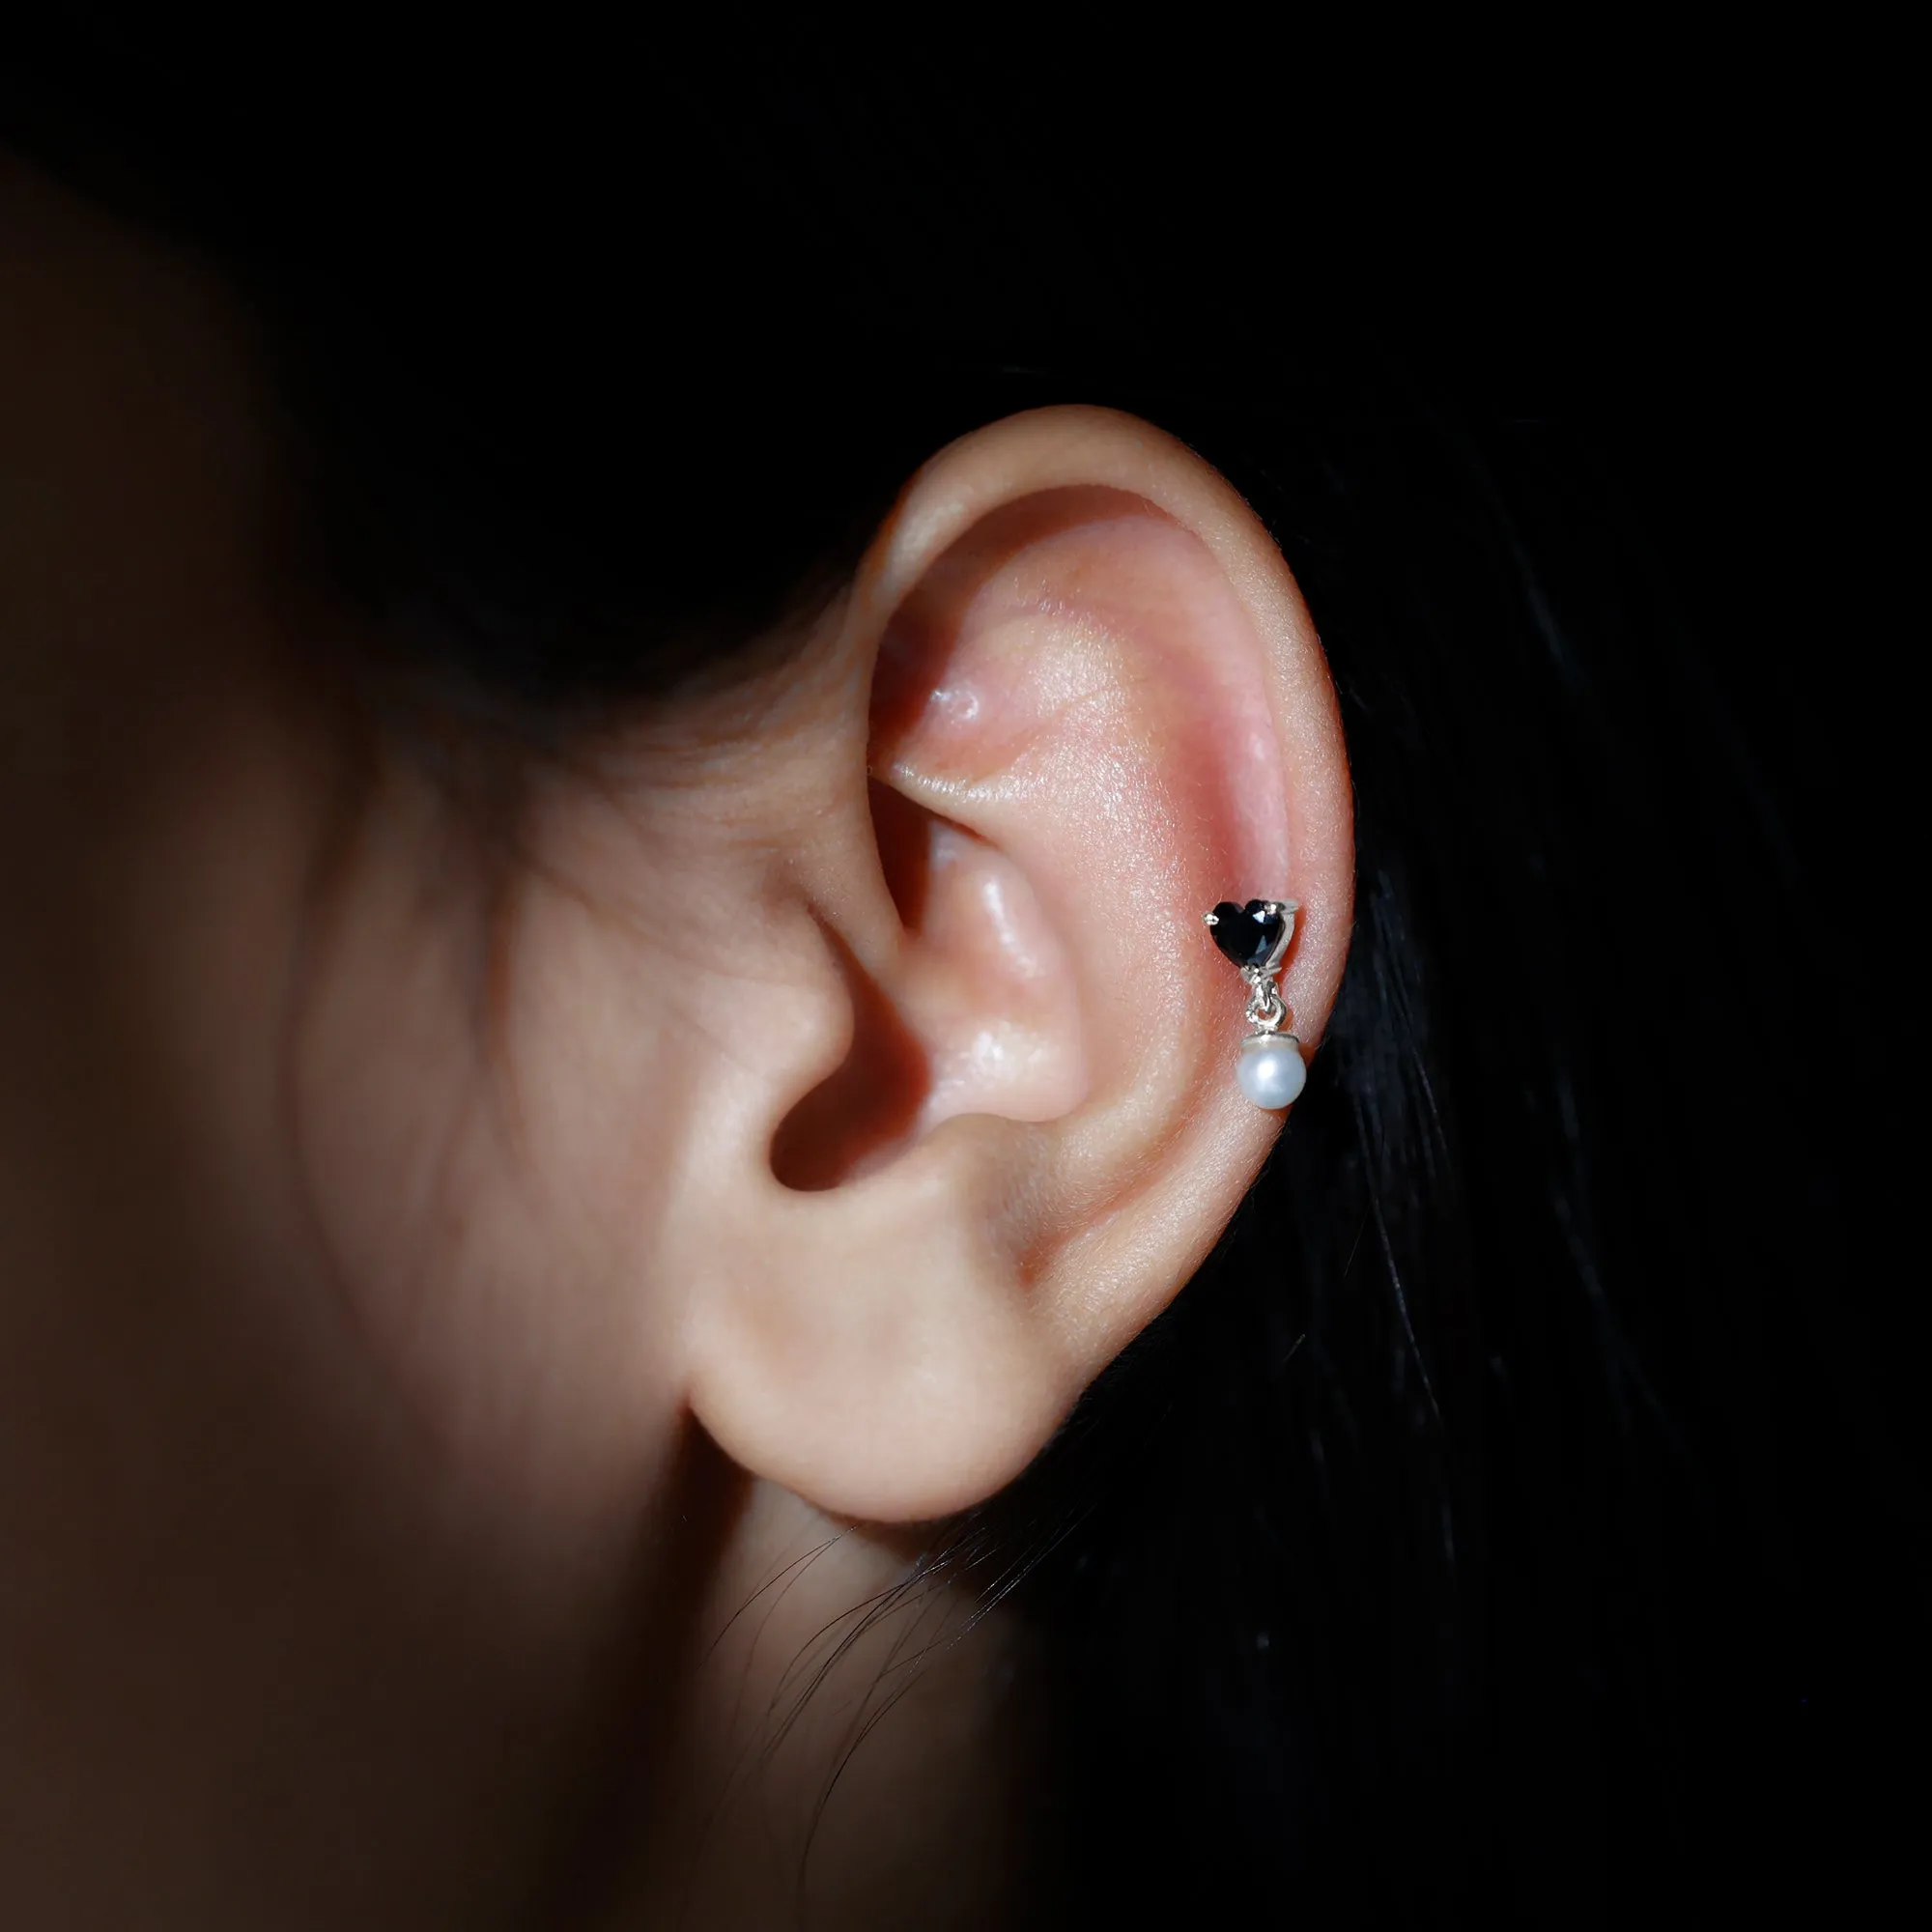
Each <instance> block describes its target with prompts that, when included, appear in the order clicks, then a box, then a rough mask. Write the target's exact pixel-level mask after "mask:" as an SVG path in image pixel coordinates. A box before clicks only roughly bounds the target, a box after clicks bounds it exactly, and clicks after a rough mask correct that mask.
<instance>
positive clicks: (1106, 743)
mask: <svg viewBox="0 0 1932 1932" xmlns="http://www.w3.org/2000/svg"><path fill="white" fill-rule="evenodd" d="M840 648H841V650H843V651H844V652H846V653H847V654H848V656H849V661H850V663H851V664H852V665H853V666H854V667H855V668H863V669H864V671H865V672H866V675H864V676H857V675H855V676H854V677H853V678H852V679H851V681H850V687H849V688H850V689H852V690H853V691H854V692H855V693H864V694H865V701H866V705H867V715H866V717H865V719H864V720H863V721H862V722H863V733H862V734H861V733H858V732H845V733H833V734H831V736H830V737H829V738H828V744H831V743H832V742H833V741H834V740H835V739H836V742H837V747H838V749H837V750H836V751H835V752H834V753H832V755H835V756H839V757H844V756H850V755H852V754H853V748H854V746H855V745H857V744H858V743H860V742H863V744H864V746H865V751H864V753H863V756H864V758H865V760H866V762H867V765H868V767H869V770H868V773H867V774H866V775H863V776H862V779H861V781H862V782H868V783H869V787H870V797H871V799H872V801H873V810H872V812H871V814H870V817H871V821H872V826H873V829H874V838H873V839H872V840H871V841H870V844H869V849H867V851H865V852H863V853H862V852H858V851H852V850H836V849H830V848H828V847H826V846H825V845H823V844H820V845H819V846H818V847H817V848H815V849H814V850H813V851H812V852H811V853H810V855H802V856H801V860H800V864H799V865H798V867H796V868H795V870H794V872H793V874H792V876H793V877H794V878H795V879H796V880H797V881H798V882H799V884H800V889H801V890H802V891H805V892H807V893H808V894H812V895H815V896H816V897H817V898H818V900H819V901H820V905H819V907H818V908H817V911H818V916H819V917H820V918H821V920H824V921H828V922H835V923H836V917H837V912H836V911H835V908H836V909H842V910H843V912H844V913H845V914H846V916H848V917H849V916H851V909H852V908H853V907H854V906H855V905H860V904H863V903H865V902H866V900H867V892H866V891H865V890H863V889H861V887H860V886H859V885H858V884H857V883H856V880H857V873H858V871H859V869H860V868H869V870H870V873H871V876H872V878H873V880H874V882H875V888H874V889H875V890H876V893H877V895H878V898H879V899H880V900H882V901H885V902H886V912H887V915H888V916H889V917H890V919H891V921H892V923H893V924H894V925H895V929H896V931H897V934H898V937H897V939H896V941H895V944H894V945H893V946H892V948H891V949H890V958H891V964H890V967H889V968H887V969H885V970H884V971H882V972H881V973H880V974H879V975H878V976H877V977H876V979H875V980H873V981H872V982H871V983H869V984H868V986H867V988H865V989H863V990H860V991H856V992H854V993H853V994H852V995H851V997H850V999H849V1003H848V1006H847V1011H848V1015H849V1017H850V1020H851V1025H852V1034H851V1037H850V1040H849V1042H848V1045H847V1050H846V1054H845V1063H844V1065H843V1066H841V1068H840V1069H839V1070H838V1071H837V1072H835V1073H834V1074H833V1075H832V1076H831V1077H830V1078H829V1079H827V1080H825V1081H823V1082H821V1083H820V1085H819V1086H818V1087H817V1088H814V1089H813V1090H812V1091H811V1092H810V1093H808V1094H799V1095H795V1096H793V1097H792V1100H791V1103H790V1105H789V1107H788V1109H787V1110H786V1115H787V1117H786V1120H785V1123H784V1125H782V1126H781V1128H780V1131H779V1134H778V1136H777V1138H776V1140H775V1141H774V1142H773V1144H772V1148H771V1151H770V1152H771V1158H770V1161H769V1162H768V1163H766V1162H760V1163H759V1164H758V1166H757V1169H756V1173H755V1177H754V1176H753V1170H752V1168H751V1166H750V1164H749V1163H748V1164H747V1165H746V1166H744V1167H741V1168H740V1169H739V1170H738V1172H739V1175H740V1179H741V1183H742V1184H741V1185H740V1186H739V1188H738V1190H737V1192H738V1198H737V1199H736V1200H735V1201H733V1202H731V1203H730V1204H728V1205H726V1204H721V1206H720V1214H721V1218H722V1219H723V1220H724V1221H725V1222H726V1223H727V1224H728V1226H727V1233H726V1237H725V1240H724V1242H723V1245H722V1247H719V1248H715V1249H714V1252H713V1254H712V1256H711V1257H710V1259H709V1261H708V1262H707V1264H705V1265H704V1266H703V1268H702V1270H701V1271H702V1273H703V1275H704V1276H705V1277H706V1281H705V1285H704V1287H703V1288H702V1289H701V1291H700V1293H699V1295H698V1298H697V1301H696V1305H695V1309H694V1321H693V1326H692V1334H693V1338H694V1359H693V1375H692V1400H693V1405H694V1407H695V1408H696V1411H697V1413H698V1415H699V1417H700V1419H701V1420H703V1421H704V1422H705V1423H706V1424H707V1426H708V1427H709V1428H710V1429H711V1430H712V1433H713V1434H714V1435H716V1436H717V1437H718V1439H719V1440H720V1441H721V1443H722V1444H723V1445H724V1446H725V1448H726V1449H727V1450H728V1451H729V1452H730V1453H732V1454H733V1455H734V1456H736V1457H737V1458H738V1460H739V1461H741V1462H742V1463H746V1464H747V1465H748V1466H751V1467H753V1469H755V1470H757V1471H758V1472H759V1473H761V1474H766V1475H769V1476H771V1477H772V1478H773V1479H774V1480H777V1481H780V1482H781V1483H782V1484H784V1485H785V1486H786V1487H787V1488H791V1489H794V1490H796V1491H798V1492H800V1493H802V1494H805V1495H806V1496H808V1498H809V1499H810V1500H813V1501H815V1502H818V1503H820V1504H821V1505H823V1506H825V1507H828V1508H831V1509H833V1510H835V1511H837V1512H838V1513H840V1514H844V1515H848V1516H855V1517H861V1518H867V1519H870V1520H881V1521H884V1520H913V1519H921V1518H928V1517H932V1516H937V1515H940V1514H945V1513H948V1512H950V1511H952V1510H954V1509H957V1508H959V1507H962V1506H964V1505H965V1504H968V1503H970V1502H972V1501H975V1500H978V1499H979V1498H980V1497H981V1496H983V1495H984V1494H985V1493H987V1492H989V1491H990V1490H991V1489H993V1488H996V1487H998V1486H999V1485H1000V1484H1001V1483H1004V1482H1005V1481H1007V1480H1008V1479H1009V1478H1010V1477H1011V1476H1013V1475H1015V1474H1017V1473H1018V1471H1019V1469H1020V1468H1021V1467H1022V1466H1023V1465H1024V1463H1026V1462H1027V1461H1028V1460H1030V1458H1031V1457H1032V1455H1033V1454H1034V1453H1035V1452H1036V1451H1037V1449H1038V1447H1039V1446H1040V1444H1041V1443H1042V1442H1043V1441H1044V1439H1045V1437H1046V1435H1048V1434H1049V1433H1050V1432H1051V1430H1052V1427H1053V1426H1054V1424H1055V1422H1056V1421H1057V1420H1058V1419H1059V1417H1060V1416H1061V1415H1063V1414H1064V1413H1065V1410H1066V1408H1067V1407H1068V1406H1070V1404H1071V1403H1072V1401H1073V1399H1074V1398H1075V1397H1076V1396H1077V1394H1078V1392H1079V1390H1080V1388H1081V1386H1082V1385H1083V1384H1084V1383H1085V1381H1086V1380H1088V1379H1089V1378H1091V1377H1092V1376H1093V1375H1094V1373H1096V1372H1097V1371H1098V1369H1099V1368H1100V1367H1101V1366H1102V1365H1103V1364H1104V1363H1105V1361H1106V1360H1107V1359H1108V1358H1109V1357H1110V1356H1111V1355H1112V1354H1113V1353H1114V1352H1116V1351H1117V1350H1119V1349H1120V1348H1121V1347H1122V1346H1123V1345H1124V1343H1125V1342H1126V1341H1127V1340H1128V1339H1129V1338H1130V1337H1131V1336H1132V1335H1133V1334H1134V1333H1135V1332H1136V1331H1137V1330H1138V1329H1139V1328H1140V1327H1141V1326H1143V1325H1144V1324H1145V1323H1146V1321H1149V1320H1150V1319H1151V1317H1152V1316H1153V1315H1154V1314H1155V1313H1157V1312H1158V1310H1159V1309H1160V1308H1161V1307H1162V1306H1163V1305H1165V1303H1166V1301H1167V1300H1168V1299H1169V1298H1170V1297H1171V1296H1172V1295H1173V1294H1174V1293H1176V1292H1177V1291H1178V1290H1179V1287H1180V1286H1181V1285H1183V1284H1184V1282H1185V1281H1186V1279H1187V1277H1188V1276H1189V1275H1190V1274H1191V1273H1192V1272H1193V1270H1194V1269H1195V1267H1197V1266H1198V1265H1199V1264H1200V1262H1201V1261H1202V1259H1203V1258H1204V1257H1205V1256H1206V1254H1207V1253H1208V1250H1209V1249H1210V1248H1211V1247H1212V1245H1213V1243H1214V1241H1215V1239H1216V1238H1217V1237H1218V1236H1219V1234H1220V1232H1221V1230H1222V1228H1223V1227H1224V1226H1225V1224H1226V1222H1227V1220H1228V1218H1229V1217H1230V1216H1231V1215H1232V1213H1233V1212H1234V1209H1235V1208H1236V1205H1237V1204H1238V1202H1239V1199H1240V1197H1241V1194H1242V1193H1243V1192H1244V1191H1245V1189H1246V1187H1247V1186H1248V1184H1249V1183H1250V1181H1251V1180H1252V1179H1253V1177H1254V1175H1255V1173H1256V1171H1257V1170H1258V1168H1259V1166H1260V1164H1261V1161H1262V1159H1263V1158H1264V1154H1265V1151H1266V1148H1267V1146H1268V1144H1269V1140H1270V1137H1271V1134H1272V1131H1273V1128H1274V1124H1275V1122H1274V1120H1272V1119H1270V1117H1269V1116H1267V1115H1265V1114H1263V1113H1260V1112H1258V1111H1257V1110H1256V1108H1255V1107H1254V1106H1252V1105H1251V1104H1250V1102H1249V1100H1248V1099H1246V1098H1244V1097H1243V1095H1242V1094H1241V1091H1240V1089H1239V1087H1238V1086H1237V1084H1236V1049H1237V1046H1238V1043H1239V1040H1240V1038H1241V1037H1242V1035H1243V1033H1244V1032H1245V1031H1246V1029H1245V1027H1244V1026H1243V1024H1242V1022H1241V1006H1242V995H1241V991H1240V986H1239V981H1238V980H1237V979H1236V977H1235V976H1234V975H1233V974H1231V973H1230V971H1229V968H1228V965H1227V963H1226V961H1225V960H1224V959H1223V958H1222V957H1221V955H1220V954H1219V952H1217V951H1216V950H1215V948H1214V946H1213V944H1212V942H1211V938H1210V936H1209V935H1208V932H1207V930H1206V929H1205V928H1204V926H1203V925H1202V923H1201V914H1202V912H1203V910H1204V909H1205V908H1206V907H1207V906H1208V905H1210V904H1212V903H1213V902H1214V901H1216V900H1218V899H1223V898H1227V897H1229V896H1230V895H1235V896H1237V897H1239V898H1242V899H1245V898H1247V897H1249V896H1259V897H1266V898H1287V897H1290V896H1293V898H1295V899H1296V900H1298V901H1299V904H1300V912H1299V915H1298V918H1299V929H1298V931H1297V933H1296V937H1295V945H1294V949H1293V952H1291V953H1290V955H1289V958H1288V960H1287V964H1286V971H1285V973H1284V976H1283V980H1282V991H1283V996H1284V998H1285V1000H1286V1001H1287V1003H1288V1005H1289V1007H1290V1008H1291V1009H1292V1011H1293V1024H1294V1028H1295V1031H1296V1032H1298V1033H1299V1034H1300V1035H1301V1037H1302V1038H1303V1039H1304V1040H1305V1041H1308V1042H1310V1043H1311V1045H1312V1043H1313V1041H1314V1040H1315V1039H1316V1038H1317V1037H1319V1034H1320V1031H1321V1026H1322V1023H1323V1022H1324V1020H1325V1018H1326V1014H1327V1011H1328V1008H1329V1006H1330V1004H1331V1003H1332V1000H1333V996H1334V991H1335V984H1336V981H1337V980H1338V978H1339V974H1340V969H1341V963H1342V959H1343V956H1344V953H1345V951H1346V945H1347V933H1348V925H1349V920H1350V864H1351V853H1350V838H1349V825H1350V807H1349V796H1348V777H1347V767H1346V761H1345V760H1344V758H1343V754H1342V745H1341V736H1340V730H1339V725H1338V724H1337V720H1336V712H1335V705H1334V698H1333V694H1332V691H1331V690H1330V688H1329V685H1328V681H1327V676H1326V671H1325V667H1324V666H1323V664H1322V662H1321V652H1320V648H1319V646H1318V645H1317V643H1316V641H1315V639H1314V634H1313V630H1312V627H1311V626H1310V625H1309V622H1308V619H1307V615H1306V612H1305V611H1303V610H1302V609H1301V606H1300V601H1299V598H1298V597H1297V596H1296V594H1295V592H1294V588H1293V582H1292V581H1291V580H1290V579H1289V577H1288V574H1287V571H1286V569H1285V567H1284V566H1283V564H1282V562H1281V559H1280V556H1279V554H1278V553H1277V552H1276V551H1275V549H1274V546H1273V544H1272V542H1271V541H1270V539H1269V538H1268V536H1267V534H1266V532H1265V530H1264V529H1263V528H1262V527H1261V526H1260V525H1259V524H1258V522H1257V521H1256V520H1255V519H1254V518H1253V516H1252V514H1251V513H1250V512H1249V511H1248V510H1247V509H1246V506H1245V505H1243V504H1241V503H1240V501H1239V498H1238V497H1235V495H1234V493H1233V492H1232V491H1230V490H1229V489H1228V488H1227V486H1226V485H1225V484H1224V483H1223V482H1222V481H1221V480H1220V479H1219V478H1218V477H1216V476H1215V475H1214V474H1213V472H1212V471H1211V470H1208V469H1207V468H1206V466H1205V465H1203V464H1201V463H1200V461H1199V459H1197V458H1195V457H1194V456H1193V455H1192V454H1191V453H1190V452H1188V451H1186V450H1184V449H1183V448H1181V447H1180V446H1179V445H1178V444H1175V443H1173V442H1172V441H1170V440H1168V439H1166V438H1165V437H1162V436H1160V435H1159V434H1158V433H1157V432H1154V431H1151V430H1150V429H1149V428H1148V427H1147V426H1146V425H1144V424H1139V423H1134V422H1132V421H1130V420H1129V419H1126V418H1122V417H1117V416H1112V415H1108V414H1105V413H1104V412H1091V411H1064V412H1063V411H1055V412H1041V413H1039V414H1037V415H1035V416H1030V417H1024V418H1017V419H1014V420H1013V421H1012V422H1009V423H1006V424H1000V425H996V426H995V427H994V428H993V429H991V430H988V431H984V432H981V433H980V435H979V436H976V437H974V438H969V439H967V440H966V441H965V442H964V443H962V444H958V445H955V446H954V447H953V448H952V449H951V450H948V451H946V452H943V453H942V454H941V456H939V457H938V458H936V459H935V460H934V462H933V463H932V464H930V465H928V466H927V468H926V469H924V470H923V471H922V473H921V475H920V476H919V477H918V478H916V479H915V480H914V482H913V484H912V485H911V487H910V488H909V490H908V492H907V493H906V496H905V497H904V498H903V500H902V501H901V504H900V505H899V507H898V510H897V512H896V513H895V517H894V519H893V521H892V523H891V524H890V525H889V526H888V528H887V529H886V530H885V531H884V532H882V534H881V538H880V541H879V543H878V544H877V545H876V546H875V547H874V550H873V552H872V554H871V555H870V556H869V557H868V559H867V566H866V568H865V570H864V572H863V573H862V576H861V579H860V581H859V582H858V584H857V585H856V586H855V594H854V595H853V597H852V599H851V600H850V605H849V610H848V615H847V624H846V630H845V633H844V636H843V638H842V639H841V642H840ZM841 867H843V868H845V869H846V871H847V873H848V874H850V875H849V876H843V877H841V876H839V871H840V868H841ZM864 950H865V949H859V948H855V952H858V951H864ZM870 951H871V953H872V956H874V957H878V956H880V949H879V948H877V947H873V948H871V949H870ZM889 1037H890V1038H891V1039H893V1040H895V1041H896V1042H897V1045H896V1046H895V1048H894V1049H893V1050H892V1051H891V1052H887V1051H885V1050H884V1049H883V1045H882V1042H884V1041H885V1040H887V1039H888V1038H889ZM876 1065H894V1066H896V1067H897V1068H899V1070H900V1075H901V1076H902V1077H900V1078H899V1079H898V1083H897V1086H896V1087H895V1085H894V1083H893V1082H892V1081H889V1080H874V1079H871V1078H869V1077H868V1078H858V1077H855V1075H854V1073H853V1070H852V1069H853V1068H855V1067H857V1068H861V1069H864V1068H865V1067H867V1066H876ZM868 1108H869V1109H872V1110H874V1115H873V1117H872V1118H869V1119H868V1118H867V1109H868ZM893 1110H896V1112H897V1115H898V1118H897V1119H896V1121H895V1122H886V1121H885V1119H884V1116H885V1114H886V1113H889V1112H892V1111H893ZM841 1141H842V1143H843V1144H844V1145H847V1146H849V1147H850V1148H853V1149H863V1150H865V1151H866V1155H865V1157H864V1158H863V1159H857V1158H855V1159H841V1158H840V1157H839V1156H838V1154H837V1153H836V1152H832V1153H828V1150H835V1149H836V1148H837V1147H838V1145H840V1144H841ZM802 1150H810V1154H805V1153H802ZM808 1188H809V1189H810V1191H806V1189H808Z"/></svg>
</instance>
